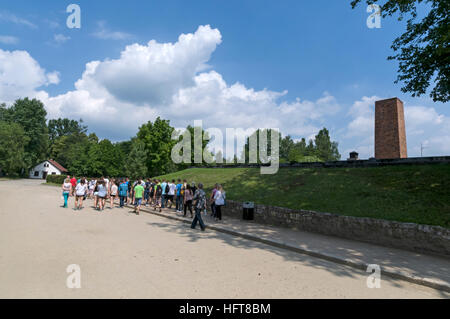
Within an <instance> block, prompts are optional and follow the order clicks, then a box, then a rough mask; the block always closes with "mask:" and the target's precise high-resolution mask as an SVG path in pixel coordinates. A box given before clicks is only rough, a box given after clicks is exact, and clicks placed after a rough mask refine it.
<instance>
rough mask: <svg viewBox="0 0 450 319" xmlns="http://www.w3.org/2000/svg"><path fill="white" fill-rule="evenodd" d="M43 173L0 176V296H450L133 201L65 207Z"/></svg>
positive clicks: (88, 203)
mask: <svg viewBox="0 0 450 319" xmlns="http://www.w3.org/2000/svg"><path fill="white" fill-rule="evenodd" d="M42 182H43V181H41V180H15V181H0V198H1V202H0V298H439V297H441V298H442V297H443V298H448V297H449V295H448V294H446V293H444V292H440V291H437V290H434V289H431V288H427V287H423V286H418V285H414V284H411V283H407V282H403V281H397V280H393V279H390V278H382V281H381V288H380V289H369V288H367V285H366V279H367V275H368V274H367V273H365V272H363V271H359V270H355V269H353V268H349V267H346V266H342V265H338V264H334V263H331V262H327V261H324V260H320V259H317V258H313V257H310V256H306V255H301V254H298V253H295V252H290V251H286V250H283V249H279V248H276V247H271V246H268V245H264V244H261V243H257V242H253V241H250V240H246V239H241V238H238V237H234V236H230V235H227V234H223V233H219V232H215V231H212V230H209V231H206V232H200V230H199V229H197V230H195V231H193V230H191V229H190V228H189V226H188V225H186V224H184V223H180V222H177V221H173V220H169V219H166V218H163V217H158V216H154V215H150V214H141V215H140V216H136V215H134V214H132V213H130V211H129V209H120V208H115V209H113V210H109V209H105V210H104V211H103V212H97V211H95V210H93V209H92V208H91V207H90V206H91V205H92V202H91V201H87V202H86V203H85V204H86V205H85V206H86V208H85V209H84V210H82V211H74V210H72V207H73V198H70V200H69V205H70V207H71V208H68V209H64V208H61V207H60V205H61V204H62V201H61V193H60V190H59V188H58V187H53V186H47V185H42ZM71 264H77V265H79V266H80V268H81V288H80V289H69V288H67V285H66V279H67V277H68V276H69V274H68V273H67V272H66V268H67V266H68V265H71Z"/></svg>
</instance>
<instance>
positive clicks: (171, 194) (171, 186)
mask: <svg viewBox="0 0 450 319" xmlns="http://www.w3.org/2000/svg"><path fill="white" fill-rule="evenodd" d="M176 192H177V185H176V184H175V180H172V182H169V194H168V195H167V199H168V201H170V206H169V208H172V204H173V202H174V198H175V194H176Z"/></svg>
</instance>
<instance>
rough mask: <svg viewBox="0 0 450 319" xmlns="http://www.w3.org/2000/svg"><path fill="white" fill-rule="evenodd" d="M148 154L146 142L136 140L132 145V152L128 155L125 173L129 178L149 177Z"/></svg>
mask: <svg viewBox="0 0 450 319" xmlns="http://www.w3.org/2000/svg"><path fill="white" fill-rule="evenodd" d="M146 163H147V152H146V150H145V144H144V142H142V141H140V140H134V141H133V143H132V145H131V151H130V153H129V154H128V157H127V160H126V163H125V172H126V174H127V176H129V177H131V178H133V179H136V178H143V177H145V176H147V172H148V170H147V165H146Z"/></svg>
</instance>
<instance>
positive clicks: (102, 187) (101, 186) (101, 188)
mask: <svg viewBox="0 0 450 319" xmlns="http://www.w3.org/2000/svg"><path fill="white" fill-rule="evenodd" d="M97 190H98V195H97V197H98V200H97V204H98V206H99V208H98V210H104V209H105V202H106V196H108V189H107V188H106V183H105V181H104V180H103V179H100V180H99V181H98V186H97Z"/></svg>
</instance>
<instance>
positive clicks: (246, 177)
mask: <svg viewBox="0 0 450 319" xmlns="http://www.w3.org/2000/svg"><path fill="white" fill-rule="evenodd" d="M159 178H166V179H178V178H181V179H187V180H188V181H189V182H192V181H194V182H196V183H199V182H202V183H203V184H204V185H205V188H206V189H207V190H210V189H212V186H213V185H214V184H215V183H220V184H222V185H223V186H224V188H225V191H226V193H227V198H228V199H231V200H237V201H254V202H255V203H259V204H265V205H271V206H280V207H288V208H294V209H307V210H315V211H321V212H329V213H336V214H341V215H348V216H359V217H372V218H382V219H388V220H395V221H401V222H414V223H419V224H428V225H439V226H443V227H447V228H450V165H414V166H410V165H404V166H403V165H402V166H385V167H373V168H283V169H280V170H279V171H278V173H277V174H275V175H261V174H260V170H259V169H257V168H193V169H187V170H183V171H179V172H176V173H172V174H168V175H164V176H159Z"/></svg>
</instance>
